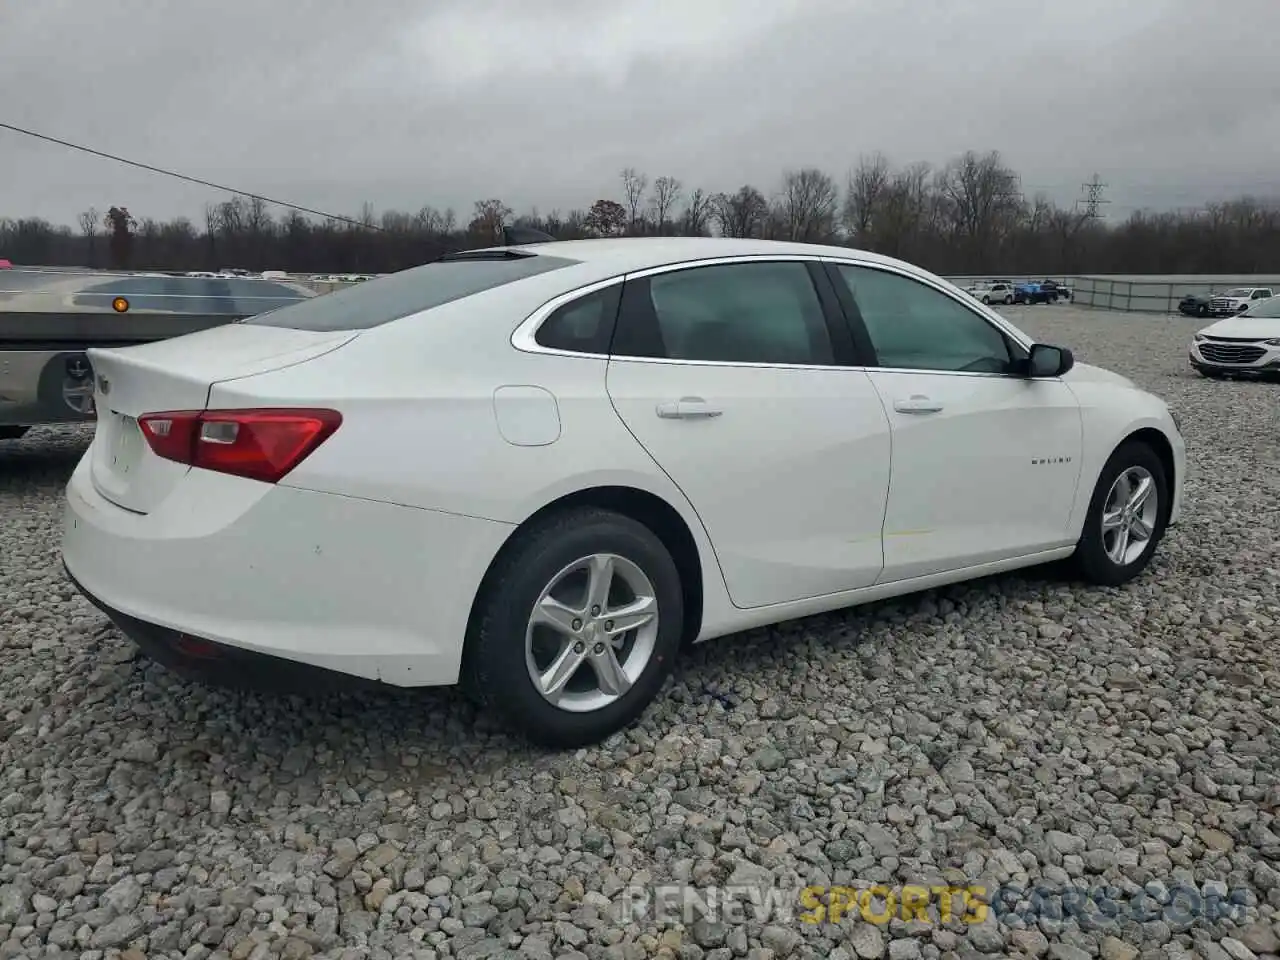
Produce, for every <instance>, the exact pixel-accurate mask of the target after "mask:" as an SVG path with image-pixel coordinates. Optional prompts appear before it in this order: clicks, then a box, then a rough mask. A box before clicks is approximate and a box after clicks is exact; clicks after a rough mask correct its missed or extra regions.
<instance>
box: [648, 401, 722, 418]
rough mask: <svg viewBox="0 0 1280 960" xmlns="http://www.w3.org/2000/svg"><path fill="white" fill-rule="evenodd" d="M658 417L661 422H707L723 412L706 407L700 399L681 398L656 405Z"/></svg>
mask: <svg viewBox="0 0 1280 960" xmlns="http://www.w3.org/2000/svg"><path fill="white" fill-rule="evenodd" d="M657 411H658V416H659V417H661V418H662V419H663V420H707V419H710V418H711V417H718V416H720V414H721V413H723V412H724V411H722V410H717V409H716V408H715V407H712V406H710V405H708V403H707V401H705V400H703V399H702V398H701V397H681V398H680V399H679V400H668V401H666V402H665V403H660V404H658V407H657Z"/></svg>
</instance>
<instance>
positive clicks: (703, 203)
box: [680, 187, 712, 237]
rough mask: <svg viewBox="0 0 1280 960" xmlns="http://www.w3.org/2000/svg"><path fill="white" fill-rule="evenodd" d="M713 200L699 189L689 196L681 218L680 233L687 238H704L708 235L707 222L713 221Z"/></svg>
mask: <svg viewBox="0 0 1280 960" xmlns="http://www.w3.org/2000/svg"><path fill="white" fill-rule="evenodd" d="M711 207H712V198H711V197H709V196H708V195H707V193H706V191H705V190H703V189H702V188H701V187H698V188H697V189H695V190H694V191H693V193H691V194H689V200H688V202H687V203H685V205H684V213H683V214H682V215H681V217H680V232H681V233H682V234H684V235H685V236H686V237H703V236H706V234H707V222H708V221H709V220H710V219H711Z"/></svg>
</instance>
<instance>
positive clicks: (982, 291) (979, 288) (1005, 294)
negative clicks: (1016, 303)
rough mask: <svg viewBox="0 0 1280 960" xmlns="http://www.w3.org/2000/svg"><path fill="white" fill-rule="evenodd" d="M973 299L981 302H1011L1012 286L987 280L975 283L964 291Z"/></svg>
mask: <svg viewBox="0 0 1280 960" xmlns="http://www.w3.org/2000/svg"><path fill="white" fill-rule="evenodd" d="M965 292H966V293H968V294H969V296H971V297H973V298H974V299H975V300H981V301H982V302H983V303H986V304H992V303H1013V286H1012V285H1011V284H1007V283H994V282H988V283H986V284H981V283H979V284H975V285H974V286H972V287H969V288H968V289H966V291H965Z"/></svg>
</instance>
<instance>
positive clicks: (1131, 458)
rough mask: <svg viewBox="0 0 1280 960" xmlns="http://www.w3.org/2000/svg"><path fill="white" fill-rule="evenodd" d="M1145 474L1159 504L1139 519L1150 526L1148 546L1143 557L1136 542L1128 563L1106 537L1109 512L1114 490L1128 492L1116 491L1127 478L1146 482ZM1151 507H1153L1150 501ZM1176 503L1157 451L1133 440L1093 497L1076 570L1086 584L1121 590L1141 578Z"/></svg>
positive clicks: (1101, 477) (1111, 464)
mask: <svg viewBox="0 0 1280 960" xmlns="http://www.w3.org/2000/svg"><path fill="white" fill-rule="evenodd" d="M1144 475H1145V477H1149V478H1150V479H1151V482H1152V493H1151V495H1150V496H1154V497H1155V498H1156V502H1155V505H1154V507H1145V505H1144V509H1143V510H1139V512H1138V516H1139V517H1141V518H1142V519H1145V520H1146V522H1147V524H1148V525H1149V527H1150V535H1149V536H1148V537H1147V538H1146V539H1145V540H1144V541H1142V542H1143V544H1144V546H1143V548H1142V551H1141V552H1140V553H1139V552H1136V551H1134V550H1133V549H1132V548H1133V547H1134V546H1136V544H1134V543H1132V542H1131V541H1130V551H1129V553H1128V556H1127V557H1126V558H1125V560H1124V561H1123V562H1117V560H1116V559H1114V557H1113V555H1111V554H1109V553H1108V548H1109V547H1115V546H1116V545H1117V544H1116V542H1115V539H1114V536H1115V535H1114V534H1113V535H1112V536H1111V537H1108V536H1107V535H1105V534H1104V533H1103V527H1102V518H1103V512H1104V510H1107V508H1108V507H1109V506H1114V505H1113V504H1109V503H1108V501H1109V500H1111V499H1112V495H1113V492H1118V493H1120V494H1123V493H1124V490H1123V489H1119V490H1118V491H1117V490H1116V488H1117V486H1118V484H1119V482H1120V478H1121V477H1122V476H1125V477H1126V479H1127V480H1130V481H1132V480H1135V479H1136V480H1139V481H1140V480H1141V479H1142V478H1143V477H1144ZM1145 503H1146V504H1150V498H1148V499H1147V501H1146V502H1145ZM1170 505H1171V504H1170V501H1169V480H1168V477H1166V476H1165V471H1164V466H1163V464H1161V462H1160V458H1159V457H1158V456H1156V453H1155V451H1154V450H1152V449H1151V447H1150V446H1148V445H1147V444H1145V443H1142V442H1141V441H1134V440H1131V441H1128V442H1126V443H1123V444H1121V445H1120V446H1119V447H1118V448H1116V451H1115V452H1114V453H1113V454H1111V457H1110V459H1108V460H1107V463H1106V465H1105V466H1104V467H1103V468H1102V473H1101V474H1100V475H1099V477H1098V482H1097V485H1096V486H1095V487H1094V490H1093V497H1092V499H1091V500H1090V501H1089V511H1088V513H1087V514H1086V515H1085V520H1084V531H1083V532H1082V534H1081V536H1080V541H1079V543H1077V545H1076V552H1075V554H1074V556H1073V560H1074V565H1075V567H1076V571H1077V572H1078V573H1079V574H1080V576H1082V577H1083V578H1084V579H1085V580H1086V581H1088V582H1090V583H1095V584H1098V585H1100V586H1108V587H1118V586H1120V585H1122V584H1125V583H1128V582H1129V581H1130V580H1132V579H1133V578H1134V577H1137V576H1138V575H1139V574H1141V573H1142V571H1143V570H1145V569H1146V568H1147V565H1148V564H1149V563H1150V562H1151V558H1152V557H1153V556H1154V555H1155V552H1156V549H1157V548H1158V547H1159V545H1160V541H1161V539H1162V538H1163V537H1164V531H1165V526H1166V523H1167V521H1168V517H1169V507H1170ZM1107 512H1109V513H1110V512H1111V511H1110V510H1108V511H1107ZM1126 529H1128V528H1127V527H1126Z"/></svg>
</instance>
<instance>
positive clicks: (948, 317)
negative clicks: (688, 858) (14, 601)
mask: <svg viewBox="0 0 1280 960" xmlns="http://www.w3.org/2000/svg"><path fill="white" fill-rule="evenodd" d="M90 359H91V362H92V366H93V369H94V371H95V375H96V385H95V402H96V405H97V411H98V421H97V427H96V433H95V435H94V438H93V442H92V444H91V445H90V447H89V449H88V451H87V452H86V454H85V456H84V458H83V460H82V461H81V463H80V464H79V465H78V466H77V468H76V470H75V472H74V475H73V476H72V478H71V480H70V483H69V485H68V488H67V506H66V520H65V530H64V540H63V557H64V562H65V565H66V568H67V570H68V572H69V574H70V576H71V578H72V579H73V581H74V582H75V583H76V584H77V585H78V587H79V588H80V589H81V590H82V591H83V592H84V593H85V594H86V596H87V597H89V598H90V599H91V600H92V601H93V602H94V603H95V604H97V605H98V606H99V607H100V608H102V609H103V610H104V611H105V612H106V613H107V615H108V616H110V617H111V618H112V619H113V620H114V621H115V622H116V623H117V624H118V625H119V626H120V627H121V628H122V630H123V631H124V632H125V633H126V634H127V635H129V636H131V637H132V638H133V639H134V640H135V641H136V642H137V643H138V644H139V645H140V646H142V647H143V648H144V649H145V650H148V651H149V652H151V653H153V654H154V655H155V656H157V658H158V659H161V660H162V661H163V662H166V663H169V664H171V665H173V666H177V667H179V668H182V667H185V666H187V665H201V666H202V667H203V668H209V669H214V668H216V667H217V665H218V664H224V665H225V664H235V665H236V666H235V667H234V668H233V670H232V672H233V674H235V675H239V676H246V675H251V671H256V670H259V669H264V670H265V669H271V668H273V667H274V666H277V665H279V663H280V661H291V662H292V665H293V666H294V667H299V666H300V665H307V666H309V667H310V668H319V669H320V670H322V671H324V672H325V675H327V676H329V677H334V676H338V675H342V674H346V675H351V676H354V677H359V678H365V679H370V680H374V681H381V682H383V683H387V684H392V685H396V686H426V685H443V684H460V685H461V686H462V687H463V688H464V689H465V690H466V691H468V692H469V694H470V695H471V696H472V697H474V698H475V699H476V700H477V701H479V702H480V703H481V704H482V705H488V706H489V707H490V708H491V709H492V710H494V711H496V713H497V714H499V715H500V716H501V717H502V718H503V719H504V720H505V721H506V722H507V723H508V724H509V725H510V726H511V727H512V728H513V729H515V730H518V731H520V732H521V733H523V734H524V735H526V736H527V737H529V738H530V739H532V740H534V741H535V742H538V743H541V744H545V745H548V746H558V747H567V746H574V745H585V744H590V743H595V742H598V741H600V740H601V739H603V738H605V737H607V736H608V735H609V734H611V733H613V732H615V731H617V730H619V729H621V728H623V727H624V726H625V725H627V724H629V723H630V722H632V721H633V720H634V719H635V718H637V717H638V716H639V715H640V714H641V713H642V712H643V711H644V709H645V707H646V705H647V704H648V703H649V702H650V701H652V700H653V699H654V698H655V697H656V696H657V695H658V693H659V691H660V688H661V687H662V685H663V682H664V679H665V678H666V677H667V675H668V672H669V671H670V670H671V667H672V661H673V659H674V658H675V657H676V655H677V653H678V652H679V650H680V648H681V646H682V644H684V643H690V642H697V641H700V640H706V639H708V638H712V637H719V636H724V635H727V634H732V633H735V632H737V631H741V630H745V629H748V628H751V627H758V626H761V625H765V624H772V623H776V622H778V621H783V620H788V619H792V618H795V617H801V616H805V615H808V614H816V613H820V612H823V611H829V610H834V609H837V608H842V607H848V606H852V605H855V604H859V603H863V602H866V601H871V600H876V599H880V598H884V597H890V596H895V595H900V594H906V593H910V592H913V591H918V590H923V589H927V588H931V587H937V586H940V585H943V584H948V583H953V582H956V581H961V580H966V579H970V578H974V577H981V576H986V575H988V574H994V573H999V572H1001V571H1006V570H1012V569H1015V568H1019V567H1027V566H1030V565H1033V564H1040V563H1046V562H1049V561H1056V560H1062V559H1064V558H1071V560H1072V562H1073V563H1074V566H1075V569H1076V571H1077V572H1078V574H1079V575H1080V576H1082V577H1083V578H1085V579H1086V580H1088V581H1091V582H1093V583H1097V584H1106V585H1112V586H1115V585H1119V584H1123V583H1125V582H1127V581H1129V580H1130V579H1132V578H1133V577H1136V576H1138V575H1139V573H1140V572H1141V571H1142V570H1143V569H1144V568H1145V567H1146V566H1147V565H1148V564H1149V563H1150V561H1151V559H1152V554H1153V552H1154V551H1155V549H1156V547H1157V544H1158V543H1159V542H1160V540H1161V537H1162V535H1163V534H1164V533H1165V530H1166V527H1167V526H1168V525H1170V524H1172V523H1175V522H1176V521H1177V519H1178V517H1179V514H1180V512H1181V502H1182V484H1183V472H1184V460H1185V453H1184V450H1185V448H1184V444H1183V440H1182V438H1181V436H1180V434H1179V430H1178V426H1177V422H1176V421H1175V419H1174V418H1173V417H1172V416H1171V414H1170V412H1169V410H1168V408H1167V407H1166V406H1165V404H1164V403H1163V402H1162V401H1161V400H1159V399H1158V398H1156V397H1154V396H1152V395H1151V394H1148V393H1145V392H1143V391H1142V390H1140V389H1138V388H1137V387H1135V386H1134V385H1133V384H1132V383H1130V382H1129V381H1128V380H1126V379H1124V378H1123V377H1120V376H1117V375H1116V374H1113V373H1108V372H1106V371H1104V370H1101V369H1098V368H1095V367H1091V366H1087V365H1085V364H1082V363H1076V362H1075V361H1074V359H1073V357H1072V354H1071V352H1070V351H1069V350H1068V349H1066V348H1064V347H1061V346H1053V345H1049V344H1043V343H1036V342H1034V341H1033V340H1032V339H1031V338H1030V337H1028V336H1026V335H1025V334H1024V333H1022V332H1021V331H1019V330H1018V329H1017V328H1016V327H1014V326H1013V325H1011V324H1010V323H1009V322H1008V321H1007V320H1006V319H1004V318H1003V317H1001V316H1000V315H999V314H998V313H995V312H993V311H992V310H990V309H988V308H986V307H984V306H983V305H982V304H980V303H978V302H976V301H974V300H973V299H972V298H971V297H968V296H966V295H965V294H964V292H963V291H962V290H960V289H959V288H958V287H955V286H952V285H951V284H949V283H947V282H945V281H943V280H941V279H939V278H938V277H935V276H933V275H931V274H929V273H926V272H924V271H922V270H920V269H918V268H916V267H913V266H911V265H909V264H906V263H902V262H900V261H897V260H892V259H887V258H885V257H880V256H876V255H873V254H869V253H861V252H858V251H854V250H849V249H846V248H842V247H822V246H810V245H805V244H794V243H772V242H761V241H754V240H734V239H719V238H716V239H662V238H648V239H618V240H586V241H574V242H564V243H543V244H533V245H527V246H509V247H502V248H495V249H487V250H479V251H468V252H464V253H457V254H452V255H449V256H445V257H442V258H441V259H439V260H437V261H434V262H431V263H428V264H425V265H423V266H420V267H417V268H414V269H411V270H406V271H403V272H401V273H397V274H393V275H391V276H387V277H383V278H380V279H376V280H372V281H370V282H368V283H365V284H361V285H359V286H356V287H352V288H349V289H346V290H343V291H341V292H339V293H334V294H329V295H326V296H323V297H317V298H314V299H311V300H307V301H304V302H301V303H298V304H294V305H289V306H286V307H283V308H281V309H277V310H273V311H270V312H268V313H264V314H261V315H258V316H255V317H253V318H250V319H248V320H245V321H243V322H237V323H232V324H227V325H225V326H221V327H217V328H214V329H210V330H206V331H202V332H199V333H195V334H191V335H188V336H183V337H178V338H175V339H170V340H165V341H161V342H159V343H152V344H146V345H142V346H135V347H129V348H123V349H100V350H94V351H91V356H90ZM245 659H248V661H249V663H251V664H255V665H254V666H245V665H242V664H243V662H244V660H245Z"/></svg>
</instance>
